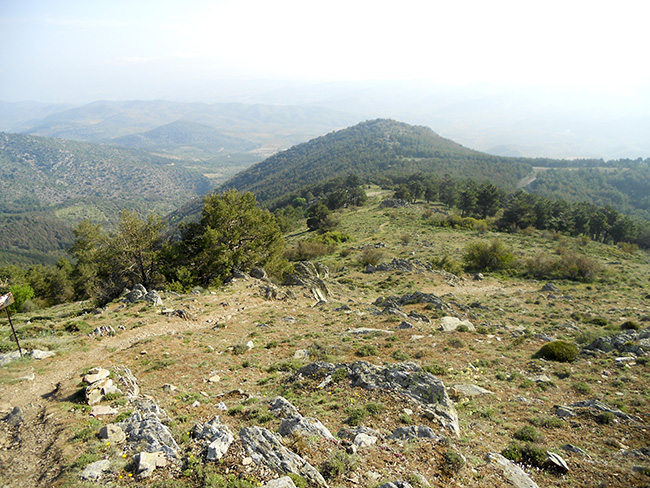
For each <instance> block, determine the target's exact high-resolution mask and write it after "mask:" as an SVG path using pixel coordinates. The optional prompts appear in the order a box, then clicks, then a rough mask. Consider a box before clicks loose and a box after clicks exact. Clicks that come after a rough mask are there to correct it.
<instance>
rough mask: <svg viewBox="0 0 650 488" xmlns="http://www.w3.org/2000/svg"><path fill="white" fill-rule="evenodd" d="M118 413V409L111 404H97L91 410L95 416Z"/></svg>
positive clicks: (91, 413)
mask: <svg viewBox="0 0 650 488" xmlns="http://www.w3.org/2000/svg"><path fill="white" fill-rule="evenodd" d="M115 414H117V409H116V408H113V407H111V406H110V405H96V406H94V407H93V409H92V410H91V411H90V415H92V416H93V417H100V416H101V415H115Z"/></svg>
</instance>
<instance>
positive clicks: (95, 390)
mask: <svg viewBox="0 0 650 488" xmlns="http://www.w3.org/2000/svg"><path fill="white" fill-rule="evenodd" d="M110 393H122V392H121V391H120V389H119V388H118V387H117V386H115V385H114V384H113V380H112V379H110V378H104V379H101V380H99V381H95V382H94V383H92V384H90V385H88V386H87V387H86V391H85V395H86V402H87V403H88V405H95V404H97V403H99V402H101V401H102V400H103V399H104V397H105V396H106V395H108V394H110Z"/></svg>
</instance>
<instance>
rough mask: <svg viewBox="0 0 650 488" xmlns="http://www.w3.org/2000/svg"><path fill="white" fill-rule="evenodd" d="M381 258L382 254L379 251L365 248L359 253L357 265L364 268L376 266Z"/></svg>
mask: <svg viewBox="0 0 650 488" xmlns="http://www.w3.org/2000/svg"><path fill="white" fill-rule="evenodd" d="M383 258H384V253H383V252H382V251H381V250H379V249H375V248H372V247H367V248H365V249H364V250H363V251H362V252H361V256H359V263H360V264H361V266H363V267H364V268H365V267H366V266H368V265H371V266H377V265H378V264H379V263H380V262H381V260H382V259H383Z"/></svg>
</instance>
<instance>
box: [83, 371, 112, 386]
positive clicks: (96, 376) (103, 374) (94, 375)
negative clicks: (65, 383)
mask: <svg viewBox="0 0 650 488" xmlns="http://www.w3.org/2000/svg"><path fill="white" fill-rule="evenodd" d="M110 374H111V372H110V371H109V370H107V369H104V368H93V369H91V370H90V371H88V374H86V375H85V376H84V378H83V380H84V383H86V384H87V385H92V384H93V383H97V382H98V381H99V380H103V379H104V378H108V377H109V376H110Z"/></svg>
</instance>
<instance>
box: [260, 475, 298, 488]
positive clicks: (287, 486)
mask: <svg viewBox="0 0 650 488" xmlns="http://www.w3.org/2000/svg"><path fill="white" fill-rule="evenodd" d="M262 488H296V485H295V484H294V483H293V480H292V479H291V478H289V477H288V476H283V477H282V478H277V479H274V480H271V481H269V482H268V483H266V484H265V485H262Z"/></svg>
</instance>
